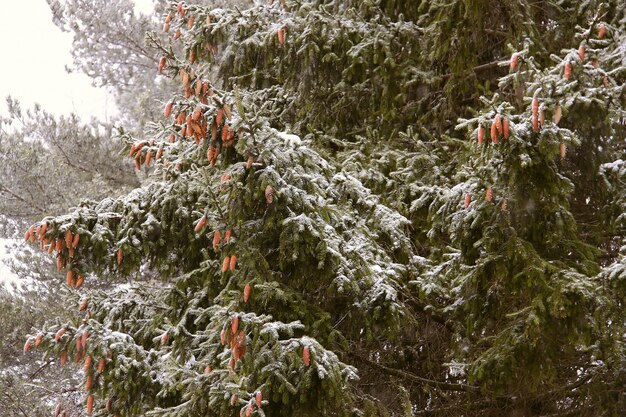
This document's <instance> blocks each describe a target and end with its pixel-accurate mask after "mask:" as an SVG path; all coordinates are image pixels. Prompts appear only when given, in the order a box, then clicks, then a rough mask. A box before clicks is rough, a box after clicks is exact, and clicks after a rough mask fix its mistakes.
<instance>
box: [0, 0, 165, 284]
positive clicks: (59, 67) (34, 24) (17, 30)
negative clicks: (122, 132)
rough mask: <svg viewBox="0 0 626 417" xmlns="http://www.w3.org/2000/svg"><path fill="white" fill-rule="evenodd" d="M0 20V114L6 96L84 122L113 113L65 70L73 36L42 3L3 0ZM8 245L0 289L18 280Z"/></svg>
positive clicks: (141, 2) (147, 4)
mask: <svg viewBox="0 0 626 417" xmlns="http://www.w3.org/2000/svg"><path fill="white" fill-rule="evenodd" d="M135 4H136V6H137V7H136V10H137V11H139V12H143V13H149V12H151V11H152V8H153V7H152V0H135ZM25 11H27V13H25ZM2 16H3V17H4V19H2V24H0V53H1V54H2V66H0V114H6V111H7V109H6V101H5V98H6V96H7V95H11V96H13V97H14V98H16V99H18V100H19V101H20V102H21V103H22V108H23V109H24V108H27V107H32V105H33V104H34V103H39V104H41V106H42V107H43V109H45V110H46V111H48V112H50V113H53V114H57V115H61V114H64V115H67V114H70V113H76V114H78V115H79V116H80V117H81V118H83V119H84V120H89V119H90V118H91V117H92V116H95V117H97V118H99V119H102V120H106V118H107V117H109V116H111V115H112V114H114V112H115V111H116V110H115V105H114V103H113V98H112V97H111V96H110V95H109V94H107V92H106V91H105V90H104V89H102V88H95V87H93V86H92V85H91V81H90V79H89V78H88V77H87V76H86V75H83V74H79V73H72V74H68V73H67V72H66V71H65V67H66V66H71V65H72V56H71V55H70V48H71V46H72V35H71V34H70V33H66V32H62V31H61V30H60V29H59V28H57V27H56V26H55V25H54V23H52V13H51V12H50V9H49V8H48V4H47V3H46V1H45V0H16V1H2ZM25 17H27V19H25ZM6 243H7V241H6V240H4V239H0V285H2V283H3V282H14V283H15V282H16V277H15V276H13V275H12V274H11V272H10V270H9V269H8V267H6V265H4V264H3V262H2V261H3V259H6V257H7V253H6V247H5V245H6Z"/></svg>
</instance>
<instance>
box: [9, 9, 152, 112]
mask: <svg viewBox="0 0 626 417" xmlns="http://www.w3.org/2000/svg"><path fill="white" fill-rule="evenodd" d="M135 3H136V4H137V10H138V11H150V10H152V1H151V0H135ZM25 11H28V13H26V14H25ZM2 16H4V17H5V18H4V19H2V24H1V25H0V51H1V53H2V61H3V62H2V66H1V67H0V113H3V114H6V102H5V97H6V96H7V95H9V94H10V95H11V96H13V97H14V98H17V99H18V100H19V101H20V102H21V103H22V108H25V107H31V106H32V105H33V104H34V103H35V102H37V103H39V104H41V105H42V107H43V108H44V109H45V110H46V111H48V112H51V113H54V114H69V113H72V112H74V113H76V114H78V115H79V116H81V117H82V118H86V119H89V118H90V117H91V116H96V117H98V118H100V119H106V118H107V117H108V116H110V115H112V114H114V112H115V106H114V104H113V98H112V97H111V96H110V95H109V94H107V92H106V91H105V90H104V89H97V88H95V87H93V86H92V85H91V81H90V79H89V78H88V77H87V76H86V75H83V74H78V73H72V74H68V73H67V72H66V71H65V66H66V65H67V66H71V65H72V57H71V55H70V48H71V45H72V35H71V34H70V33H66V32H62V31H61V30H60V29H59V28H57V27H56V26H55V25H54V23H52V13H51V12H50V9H49V8H48V4H47V3H46V1H45V0H18V1H2ZM25 16H26V17H27V19H26V21H25V19H24V17H25Z"/></svg>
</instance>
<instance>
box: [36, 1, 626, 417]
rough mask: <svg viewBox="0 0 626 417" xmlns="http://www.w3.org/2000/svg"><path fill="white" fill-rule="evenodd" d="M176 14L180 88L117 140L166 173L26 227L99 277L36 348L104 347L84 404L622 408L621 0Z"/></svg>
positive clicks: (295, 411) (625, 289)
mask: <svg viewBox="0 0 626 417" xmlns="http://www.w3.org/2000/svg"><path fill="white" fill-rule="evenodd" d="M163 20H164V22H165V23H166V26H167V25H168V24H167V22H168V21H169V26H170V27H169V28H167V29H168V31H166V32H167V33H165V34H162V35H161V36H160V37H159V36H158V35H156V34H154V33H152V34H149V35H148V39H150V40H151V42H152V46H153V47H155V48H158V49H159V50H160V51H161V53H162V55H163V56H162V58H161V60H160V61H159V71H160V72H163V73H164V74H165V75H168V76H169V77H170V78H172V79H174V80H176V81H177V82H179V83H180V85H181V88H180V90H179V92H178V93H176V94H174V95H173V97H171V98H170V99H168V100H167V101H166V102H165V103H163V107H164V111H165V117H161V118H159V119H158V120H154V121H153V122H152V123H148V124H146V130H145V133H144V134H143V136H141V137H136V136H133V135H130V134H127V133H122V136H121V137H122V139H123V140H124V141H125V143H127V149H128V150H129V151H130V156H131V157H132V158H134V160H135V164H136V167H137V169H142V170H145V171H146V172H148V173H150V174H151V176H152V178H153V180H152V181H150V182H148V183H146V184H144V186H143V187H141V188H138V189H136V190H134V191H132V192H130V193H127V194H124V195H122V196H121V197H119V198H105V199H103V200H101V201H99V202H94V201H85V202H82V203H81V204H80V205H79V206H78V207H76V208H75V209H74V210H72V211H71V212H70V213H68V214H65V215H61V216H57V217H52V216H50V217H45V218H44V219H43V220H41V221H40V222H37V223H35V224H34V225H33V226H32V227H31V229H30V230H29V231H28V232H27V235H26V238H27V240H32V241H36V240H39V241H40V242H41V244H42V245H43V247H44V248H46V249H47V248H48V247H50V245H51V247H52V250H51V251H52V252H53V253H54V255H55V256H56V258H57V262H58V265H59V268H60V269H63V268H64V270H65V271H67V278H68V284H70V286H71V287H80V285H77V281H76V280H77V279H78V280H80V279H83V277H86V284H87V285H86V287H87V289H80V290H78V289H76V290H74V289H72V290H70V294H71V295H70V296H69V301H70V303H71V304H73V305H76V306H78V305H80V304H82V306H81V311H80V312H78V313H77V314H76V315H73V316H72V317H71V318H70V319H63V320H61V319H57V320H51V321H50V322H49V323H48V324H47V325H46V326H45V327H44V328H42V329H40V330H38V333H36V334H33V335H32V336H31V337H30V338H29V339H28V341H27V344H28V343H34V340H35V337H37V335H40V336H41V347H42V348H43V349H44V350H45V351H46V352H47V353H48V354H53V355H55V356H58V357H60V356H63V355H69V356H70V357H71V358H74V359H75V360H76V361H78V362H82V361H86V365H85V383H86V389H87V393H88V396H87V399H86V402H87V410H88V413H89V414H91V413H92V411H93V412H94V413H97V414H101V415H104V414H105V413H112V414H114V415H119V416H134V415H161V416H176V417H179V416H180V417H182V416H198V415H223V416H230V415H243V414H245V415H246V416H248V417H249V416H251V415H260V416H262V415H305V416H306V415H311V416H313V415H334V416H348V415H351V416H352V415H363V416H374V415H381V416H382V415H402V414H404V415H435V416H439V415H442V416H443V415H472V416H473V415H481V416H492V415H493V416H501V415H538V416H548V415H550V416H560V415H576V416H586V415H607V416H619V415H622V414H623V412H624V410H626V393H625V391H624V387H625V386H626V385H625V382H626V349H625V346H624V334H626V322H625V320H624V315H623V312H624V300H625V297H626V284H625V283H626V264H625V259H626V258H625V256H626V241H625V238H626V235H625V227H624V226H625V224H624V220H625V218H624V213H625V212H626V193H625V189H626V188H625V187H624V186H625V185H626V165H625V163H624V160H625V159H626V155H625V151H626V146H625V145H624V143H625V139H626V137H625V130H624V124H623V121H624V120H625V117H626V114H625V108H626V107H625V104H626V95H625V91H626V90H625V88H624V82H625V81H626V58H624V57H625V56H626V54H624V49H625V48H626V27H625V26H626V15H625V10H624V8H623V7H620V2H619V1H608V2H602V3H601V2H598V1H593V0H592V1H584V2H565V1H556V0H553V1H542V2H538V3H537V2H532V3H531V2H526V1H516V2H513V1H504V2H495V1H480V2H466V1H460V0H458V1H429V2H426V1H424V2H415V1H409V0H379V1H374V0H366V1H348V0H346V1H338V0H334V1H323V0H311V1H297V0H286V1H270V2H269V4H268V3H267V2H265V1H263V2H257V3H255V4H254V5H253V6H252V7H250V8H248V9H239V8H217V7H215V8H214V7H210V6H209V7H207V6H202V5H196V4H186V3H174V4H171V5H170V6H169V7H168V8H166V9H165V10H164V13H163ZM178 29H180V30H181V33H182V36H181V37H180V39H174V38H175V33H176V31H177V30H178ZM181 46H182V47H183V50H184V54H183V55H179V54H177V53H176V51H177V50H179V49H180V48H181ZM215 74H217V76H215ZM76 236H79V238H76ZM76 239H78V240H76ZM138 271H139V272H146V271H149V272H152V273H156V274H158V276H159V278H160V279H155V280H148V279H141V277H142V275H139V278H140V279H137V280H134V282H132V283H131V284H130V285H124V286H119V285H115V284H116V282H118V280H119V279H120V278H124V277H128V276H131V275H134V274H137V272H138ZM96 282H99V283H100V284H98V289H95V288H94V286H95V283H96ZM102 282H109V283H110V287H108V288H106V287H103V286H102ZM92 288H94V289H92ZM27 347H30V346H28V345H27ZM259 393H260V394H259ZM94 404H95V405H94ZM92 407H93V410H92Z"/></svg>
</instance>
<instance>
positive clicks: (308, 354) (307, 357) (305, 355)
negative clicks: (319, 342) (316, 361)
mask: <svg viewBox="0 0 626 417" xmlns="http://www.w3.org/2000/svg"><path fill="white" fill-rule="evenodd" d="M302 360H303V361H304V364H305V365H306V366H309V365H310V364H311V352H310V351H309V347H308V346H305V347H304V349H303V350H302Z"/></svg>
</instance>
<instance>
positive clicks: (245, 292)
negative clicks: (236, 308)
mask: <svg viewBox="0 0 626 417" xmlns="http://www.w3.org/2000/svg"><path fill="white" fill-rule="evenodd" d="M250 291H252V286H250V284H246V286H245V287H244V288H243V302H244V303H247V302H248V300H249V299H250Z"/></svg>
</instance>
